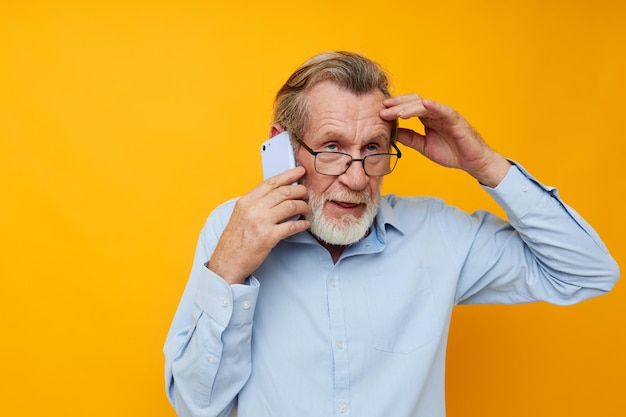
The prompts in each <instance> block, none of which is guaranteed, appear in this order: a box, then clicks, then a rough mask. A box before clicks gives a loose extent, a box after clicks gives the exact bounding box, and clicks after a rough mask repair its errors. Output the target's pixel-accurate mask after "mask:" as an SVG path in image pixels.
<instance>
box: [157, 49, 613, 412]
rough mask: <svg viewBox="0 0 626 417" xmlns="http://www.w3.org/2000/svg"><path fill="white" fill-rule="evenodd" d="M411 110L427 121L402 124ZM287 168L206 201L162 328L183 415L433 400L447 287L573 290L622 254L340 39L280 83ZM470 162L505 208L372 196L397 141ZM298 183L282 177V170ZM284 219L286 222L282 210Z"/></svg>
mask: <svg viewBox="0 0 626 417" xmlns="http://www.w3.org/2000/svg"><path fill="white" fill-rule="evenodd" d="M413 117H417V118H419V120H420V121H421V122H422V124H423V125H424V128H425V131H424V134H420V133H417V132H414V131H412V130H408V129H403V128H398V126H397V119H399V118H400V119H408V118H413ZM285 130H286V131H288V132H289V134H290V137H291V140H292V141H293V146H294V149H295V158H296V161H297V164H298V166H297V167H296V168H293V169H290V170H287V171H285V172H283V173H281V174H278V175H276V176H274V177H272V178H270V179H268V180H266V181H264V182H263V183H261V184H259V185H258V186H257V187H255V188H254V189H252V190H251V191H250V192H249V193H248V194H246V195H244V196H243V197H241V198H239V199H236V200H233V201H230V202H227V203H225V204H223V205H221V206H220V207H218V208H217V209H215V211H214V212H213V213H212V214H211V216H210V217H209V219H208V220H207V223H206V225H205V227H204V228H203V230H202V232H201V235H200V239H199V242H198V246H197V251H196V255H195V260H194V264H193V268H192V271H191V276H190V278H189V282H188V284H187V287H186V289H185V292H184V294H183V297H182V299H181V302H180V305H179V308H178V311H177V312H176V316H175V318H174V321H173V323H172V327H171V329H170V333H169V335H168V338H167V341H166V344H165V355H166V385H167V393H168V396H169V399H170V401H171V402H172V404H173V405H174V407H175V409H176V410H177V412H178V414H179V415H181V416H226V415H228V414H229V413H230V412H231V411H232V410H233V408H234V407H235V406H237V408H238V414H239V416H241V417H252V416H253V417H265V416H268V417H269V416H278V417H286V416H290V417H292V416H315V417H321V416H347V415H352V416H358V417H365V416H367V417H376V416H381V417H382V416H393V417H422V416H423V417H437V416H444V415H445V399H444V373H445V372H444V365H445V351H446V341H447V335H448V329H449V324H450V317H451V313H452V308H453V307H454V306H455V305H456V304H459V303H508V304H513V303H526V302H531V301H540V300H541V301H547V302H550V303H554V304H561V305H563V304H572V303H576V302H579V301H582V300H585V299H587V298H590V297H593V296H596V295H600V294H603V293H606V292H607V291H609V290H610V289H611V288H612V287H613V285H614V283H615V282H616V280H617V279H618V276H619V271H618V267H617V265H616V263H615V261H614V260H613V259H612V258H611V256H610V255H609V253H608V251H607V249H606V247H605V246H604V244H603V243H602V241H601V240H600V239H599V237H598V236H597V234H596V233H595V232H594V231H593V229H592V228H591V227H590V226H589V225H588V224H587V223H586V222H585V221H584V220H583V219H582V218H581V217H580V216H579V215H578V214H576V213H575V212H574V211H573V210H572V209H571V208H570V207H568V206H567V205H566V204H565V203H563V202H562V201H561V200H560V199H559V197H558V196H557V193H556V191H555V190H554V189H553V188H550V187H545V186H543V185H541V184H540V183H539V182H538V181H537V180H535V179H534V178H533V177H531V176H530V175H529V174H528V173H527V172H526V171H525V170H524V169H523V168H521V167H520V166H518V165H517V164H515V163H512V162H510V161H509V160H507V159H505V158H504V157H503V156H502V155H500V154H498V153H497V152H495V151H494V150H493V149H491V148H490V147H489V146H488V145H487V144H486V143H485V142H484V141H483V140H482V139H481V137H480V136H479V135H478V134H477V133H476V132H475V131H474V130H473V129H472V128H471V127H470V125H469V124H468V123H467V122H466V120H465V119H464V118H463V117H462V116H460V115H459V114H458V113H457V112H455V111H454V110H452V109H451V108H449V107H447V106H444V105H442V104H439V103H436V102H433V101H430V100H426V99H423V98H421V97H420V96H418V95H414V94H413V95H401V96H396V97H391V95H390V93H389V91H388V78H387V76H386V75H385V73H384V72H383V71H382V70H381V68H380V67H379V66H378V64H376V63H374V62H372V61H371V60H369V59H367V58H365V57H363V56H361V55H358V54H353V53H347V52H336V53H325V54H321V55H318V56H315V57H313V58H311V59H310V60H309V61H307V62H305V63H304V64H303V65H302V66H301V67H300V68H299V69H298V70H297V71H296V72H295V73H294V74H293V75H292V76H291V77H290V78H289V80H288V81H287V82H286V84H285V85H284V86H283V87H282V89H281V90H280V91H279V92H278V95H277V98H276V106H275V115H274V124H273V126H272V128H271V136H274V135H277V134H279V133H280V132H282V131H285ZM398 142H399V143H401V144H403V145H404V146H406V147H408V148H412V149H414V150H417V151H418V152H420V153H422V154H423V155H425V156H426V157H427V158H429V159H430V160H432V161H433V162H435V163H437V164H441V165H443V166H446V167H450V168H458V169H461V170H464V171H466V172H467V173H468V174H470V175H471V176H472V177H474V178H475V179H476V180H477V182H478V183H479V184H480V186H481V187H482V188H483V189H484V190H486V192H487V193H489V194H490V195H491V196H492V197H493V198H494V199H495V200H496V201H497V202H498V203H499V205H500V206H501V207H502V208H503V209H504V210H505V211H506V213H507V216H508V219H509V222H505V221H503V220H501V219H499V218H497V217H496V216H494V215H492V214H489V213H487V212H483V211H480V212H476V213H474V214H471V215H470V214H467V213H465V212H463V211H461V210H458V209H456V208H454V207H450V206H447V205H446V204H445V203H444V202H442V201H441V200H439V199H435V198H425V197H412V198H401V197H397V196H394V195H387V196H381V195H380V193H381V183H382V179H383V176H384V175H386V174H389V173H390V172H391V171H392V170H393V168H394V167H395V164H396V162H398V159H399V158H400V157H401V151H400V149H399V148H398V146H397V143H398ZM294 182H295V183H296V184H295V185H292V183H294ZM294 215H295V216H296V217H295V220H288V221H284V220H285V219H288V218H291V217H293V216H294Z"/></svg>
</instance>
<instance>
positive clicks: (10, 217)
mask: <svg viewBox="0 0 626 417" xmlns="http://www.w3.org/2000/svg"><path fill="white" fill-rule="evenodd" d="M625 12H626V6H624V3H623V2H621V1H618V0H614V1H610V0H597V1H594V2H588V1H580V0H574V1H545V0H534V1H499V0H490V1H488V0H473V1H462V0H439V1H429V2H426V1H416V0H404V1H383V2H377V1H371V0H370V1H367V0H362V1H337V0H317V1H315V2H295V1H274V2H271V1H270V2H261V1H249V2H245V1H243V2H228V1H219V2H218V1H192V0H182V1H163V0H151V1H141V0H126V1H104V0H98V1H62V0H58V1H49V2H45V1H17V0H16V1H9V0H5V1H3V2H2V4H1V5H0V201H1V204H0V231H1V235H0V236H1V240H0V242H1V248H0V257H1V259H0V301H1V302H0V331H1V332H2V333H1V334H2V338H1V343H0V358H1V361H2V375H1V377H0V398H1V402H0V404H1V405H0V407H1V409H0V414H2V415H6V416H43V415H59V416H61V415H63V416H173V415H174V413H173V411H172V410H171V409H170V407H169V405H168V403H167V401H166V399H165V394H164V388H163V386H164V383H163V376H162V375H163V372H162V370H163V369H162V368H163V365H162V363H163V357H162V353H161V349H162V344H163V341H164V339H165V336H166V333H167V330H168V327H169V324H170V320H171V318H172V315H173V313H174V311H175V308H176V305H177V303H178V300H179V297H180V295H181V292H182V289H183V287H184V285H185V282H186V279H187V275H188V272H189V267H190V265H191V260H192V255H193V250H194V246H195V244H196V238H197V235H198V232H199V230H200V227H201V226H202V224H203V222H204V220H205V217H206V216H207V215H208V213H209V212H210V211H211V210H212V209H213V208H214V207H215V206H216V205H217V204H218V203H220V202H222V201H224V200H226V199H228V198H231V197H234V196H238V195H241V194H242V193H245V192H246V191H247V190H249V189H250V188H251V187H253V186H254V185H255V184H256V183H257V182H258V181H259V179H260V175H261V174H260V172H261V167H260V162H259V149H258V146H259V144H260V142H261V141H262V140H263V139H264V138H265V137H266V136H267V133H268V130H269V126H270V115H271V106H272V101H273V97H274V94H275V92H276V90H277V89H278V88H279V87H280V85H281V84H282V83H283V82H284V81H285V79H286V78H287V77H288V75H289V74H290V73H291V72H292V71H293V70H294V69H295V68H296V67H297V66H298V65H299V64H300V63H301V62H302V61H304V60H305V59H306V58H308V57H309V56H311V55H313V54H315V53H318V52H320V51H323V50H335V49H347V50H353V51H359V52H362V53H365V54H366V55H368V56H370V57H371V58H374V59H376V60H378V61H380V62H381V63H382V64H383V65H384V66H385V67H386V68H387V69H388V70H389V72H390V73H391V75H392V77H393V79H394V92H396V93H407V92H417V93H419V94H421V95H423V96H427V97H429V98H433V99H436V100H439V101H442V102H445V103H447V104H449V105H451V106H453V107H455V108H456V109H457V110H459V111H460V112H461V113H462V114H464V115H465V116H466V117H467V118H468V119H469V120H470V121H471V122H472V124H473V125H475V126H476V127H477V128H478V129H479V131H480V132H481V133H482V134H483V136H484V137H485V138H486V139H487V140H488V142H489V143H490V144H491V145H493V146H494V147H495V148H496V149H498V150H500V151H501V152H502V153H504V154H505V155H507V156H508V157H510V158H513V159H516V160H518V161H520V162H522V163H523V164H524V165H525V166H526V167H527V168H528V169H529V170H530V171H531V172H532V173H533V174H534V175H535V176H537V177H538V178H539V179H541V180H542V181H543V182H544V183H546V184H550V185H557V186H558V187H559V188H560V190H561V195H562V196H563V197H564V198H565V199H566V201H568V202H569V203H570V204H571V205H573V206H574V207H575V208H576V209H577V210H578V211H579V212H580V213H581V214H583V215H584V216H585V217H586V218H587V219H588V220H589V221H590V222H591V223H592V224H593V225H594V226H595V227H596V229H597V230H598V231H599V233H600V234H601V236H603V238H604V240H605V242H606V243H607V245H608V246H609V248H610V249H611V251H612V253H613V255H614V256H615V257H616V259H617V260H618V262H620V263H621V264H622V265H623V264H624V261H625V260H626V253H625V245H624V243H623V241H622V240H623V238H624V236H625V235H626V228H625V226H624V221H623V220H624V214H623V196H624V193H625V191H626V189H625V186H624V174H623V170H624V152H625V145H624V139H625V133H624V131H625V128H624V121H625V120H626V117H625V116H624V112H625V110H626V106H625V99H624V98H625V97H626V84H625V82H624V74H626V65H625V55H626V54H625V47H624V45H625V41H626V29H625V26H626V23H625V22H626V19H625V17H626V13H625ZM406 125H408V126H414V127H417V126H418V125H417V124H416V123H405V126H406ZM407 153H408V152H407ZM385 191H386V192H391V191H393V192H395V193H398V194H405V195H416V194H430V195H437V196H440V197H443V198H445V199H446V200H447V201H448V202H449V203H451V204H455V205H458V206H460V207H462V208H464V209H467V210H474V209H477V208H487V209H490V210H495V211H496V212H498V213H499V214H501V213H500V210H499V209H498V208H497V207H495V205H494V203H493V202H491V201H490V200H489V198H488V197H487V196H486V195H485V193H483V192H482V191H481V190H480V189H479V187H478V186H477V185H476V184H475V183H474V182H473V181H472V180H470V179H468V178H466V176H465V175H463V174H462V173H459V172H453V171H448V170H445V169H442V168H438V167H436V166H433V165H432V164H431V163H429V162H428V161H425V160H424V159H423V158H421V157H420V156H418V155H415V154H414V153H411V154H410V155H407V156H406V158H403V159H402V161H401V163H400V165H399V167H398V168H397V171H396V172H394V174H393V175H392V176H390V177H388V178H387V180H386V183H385ZM625 311H626V305H625V303H624V290H623V285H618V286H617V288H616V290H615V291H614V292H613V293H611V294H609V295H608V296H604V297H601V298H598V299H594V300H592V301H588V302H585V303H582V304H580V305H577V306H574V307H568V308H562V307H555V306H550V305H546V304H537V305H528V306H514V307H511V306H470V307H460V308H458V309H456V310H455V315H454V320H453V325H452V333H451V339H450V346H449V357H448V364H449V368H448V372H447V378H448V379H447V400H448V413H449V416H451V417H456V416H481V417H484V416H509V417H514V416H590V415H594V416H618V415H623V412H624V409H625V406H624V393H623V390H624V387H625V386H626V381H625V377H624V375H626V359H625V358H626V355H625V354H624V352H626V337H625V335H624V318H625ZM398 400H399V401H401V399H398ZM359 417H367V416H359Z"/></svg>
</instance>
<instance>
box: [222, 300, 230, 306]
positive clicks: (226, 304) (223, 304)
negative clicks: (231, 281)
mask: <svg viewBox="0 0 626 417" xmlns="http://www.w3.org/2000/svg"><path fill="white" fill-rule="evenodd" d="M221 304H222V307H228V305H229V304H230V303H229V302H228V299H227V298H222V300H221Z"/></svg>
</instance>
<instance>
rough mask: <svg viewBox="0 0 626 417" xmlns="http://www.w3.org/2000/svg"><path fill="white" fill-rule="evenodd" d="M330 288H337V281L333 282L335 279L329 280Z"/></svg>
mask: <svg viewBox="0 0 626 417" xmlns="http://www.w3.org/2000/svg"><path fill="white" fill-rule="evenodd" d="M330 286H331V287H333V288H335V287H336V286H337V281H335V278H331V279H330Z"/></svg>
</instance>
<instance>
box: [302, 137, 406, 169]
mask: <svg viewBox="0 0 626 417" xmlns="http://www.w3.org/2000/svg"><path fill="white" fill-rule="evenodd" d="M296 142H298V143H299V144H300V145H301V146H302V147H303V148H304V149H305V150H306V151H307V152H308V153H310V154H311V155H313V167H314V168H315V172H317V173H318V174H320V175H327V176H329V177H338V176H340V175H343V174H345V173H346V172H347V171H348V169H350V166H352V163H353V162H354V161H357V162H361V166H362V167H363V172H365V175H367V176H370V177H383V176H385V175H389V174H391V173H392V172H393V170H394V169H395V168H396V165H397V164H398V159H400V158H402V151H400V149H399V148H398V146H397V145H396V142H395V141H393V140H392V141H391V146H393V148H394V149H395V150H396V153H373V154H371V155H366V156H364V157H363V158H353V157H352V155H350V154H349V153H345V152H329V151H314V150H313V149H311V148H310V147H309V146H308V145H307V144H306V143H304V142H302V140H301V139H300V138H296ZM326 153H331V154H335V155H346V156H348V157H349V158H350V162H349V163H348V164H347V165H346V169H345V170H344V171H343V172H342V173H341V174H324V173H323V172H319V171H318V170H317V155H319V154H326ZM385 155H388V156H397V157H398V158H397V159H396V163H395V164H393V167H392V168H391V170H390V171H389V172H388V173H386V174H382V175H370V174H368V173H367V170H366V169H365V160H366V159H367V158H369V157H371V156H385Z"/></svg>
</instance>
